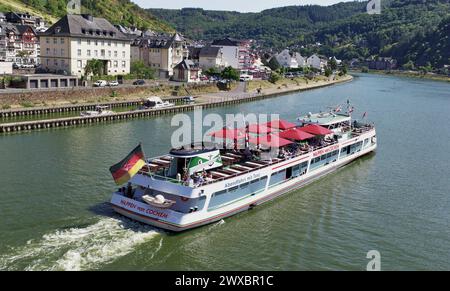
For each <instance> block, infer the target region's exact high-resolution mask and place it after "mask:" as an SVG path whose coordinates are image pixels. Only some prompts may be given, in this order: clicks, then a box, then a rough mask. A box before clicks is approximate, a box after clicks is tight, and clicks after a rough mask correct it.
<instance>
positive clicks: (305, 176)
mask: <svg viewBox="0 0 450 291" xmlns="http://www.w3.org/2000/svg"><path fill="white" fill-rule="evenodd" d="M339 111H340V110H339ZM351 111H352V110H351ZM350 113H351V112H349V113H348V114H340V113H338V112H336V111H331V112H327V113H318V114H311V113H310V114H308V115H306V116H304V117H300V118H299V119H298V120H299V121H300V125H297V124H295V123H290V122H287V121H283V120H277V121H272V122H269V123H267V124H255V125H249V126H247V127H246V128H245V129H234V130H232V129H223V130H222V131H219V132H216V133H213V135H214V136H216V137H226V138H227V139H231V140H233V141H234V143H237V142H238V141H239V140H242V139H245V142H246V144H248V146H246V148H245V150H236V149H234V148H233V147H232V149H218V148H216V147H214V146H213V145H205V144H201V145H189V146H185V147H182V148H178V149H172V150H171V151H170V153H169V154H168V155H164V156H161V157H156V158H151V159H145V158H144V154H143V152H142V148H141V147H140V146H139V147H138V148H136V149H135V150H134V151H133V152H132V153H131V154H130V155H129V156H128V157H127V158H126V159H124V160H123V161H122V162H121V163H119V164H117V165H115V166H113V167H112V168H111V172H112V174H113V176H114V178H115V180H116V182H117V183H118V184H124V183H126V182H127V181H128V180H129V183H128V186H127V187H123V188H121V189H119V190H118V191H117V192H116V193H114V194H113V196H112V199H111V205H112V207H113V209H114V210H115V211H116V212H118V213H120V214H122V215H124V216H126V217H129V218H131V219H134V220H137V221H140V222H143V223H146V224H150V225H153V226H156V227H160V228H163V229H167V230H170V231H175V232H179V231H184V230H188V229H192V228H195V227H199V226H202V225H206V224H210V223H213V222H216V221H219V220H222V219H224V218H226V217H229V216H232V215H234V214H237V213H240V212H242V211H245V210H248V209H251V208H253V207H255V206H257V205H260V204H262V203H264V202H267V201H270V200H272V199H274V198H276V197H278V196H280V195H283V194H285V193H288V192H290V191H293V190H295V189H298V188H301V187H303V186H305V185H307V184H308V183H311V182H312V181H314V180H316V179H318V178H320V177H322V176H324V175H326V174H329V173H331V172H333V171H336V170H337V169H339V168H341V167H343V166H344V165H346V164H348V163H350V162H352V161H354V160H355V159H357V158H359V157H361V156H363V155H366V154H368V153H370V152H373V151H375V150H376V148H377V139H376V130H375V127H374V126H373V125H372V124H367V123H359V122H356V121H354V122H352V118H351V114H350ZM269 148H272V149H274V148H275V149H276V151H275V155H274V152H273V151H268V150H267V149H269Z"/></svg>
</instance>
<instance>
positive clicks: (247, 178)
mask: <svg viewBox="0 0 450 291" xmlns="http://www.w3.org/2000/svg"><path fill="white" fill-rule="evenodd" d="M260 177H261V174H259V173H255V174H253V175H251V176H247V177H244V178H241V179H238V180H236V181H233V182H230V183H227V184H225V189H227V188H232V187H235V186H238V185H240V184H244V183H247V182H251V181H253V180H256V179H259V178H260Z"/></svg>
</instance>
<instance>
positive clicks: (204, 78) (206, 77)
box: [200, 76, 209, 81]
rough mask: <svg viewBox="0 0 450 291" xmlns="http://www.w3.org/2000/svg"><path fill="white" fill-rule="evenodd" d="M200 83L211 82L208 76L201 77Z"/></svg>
mask: <svg viewBox="0 0 450 291" xmlns="http://www.w3.org/2000/svg"><path fill="white" fill-rule="evenodd" d="M200 81H209V78H208V76H201V77H200Z"/></svg>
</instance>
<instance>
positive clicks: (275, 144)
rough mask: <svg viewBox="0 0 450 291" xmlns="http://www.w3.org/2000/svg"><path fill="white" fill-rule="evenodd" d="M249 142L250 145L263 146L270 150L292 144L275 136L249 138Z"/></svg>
mask: <svg viewBox="0 0 450 291" xmlns="http://www.w3.org/2000/svg"><path fill="white" fill-rule="evenodd" d="M249 142H250V143H252V144H256V145H264V146H267V147H271V148H281V147H284V146H287V145H290V144H293V142H292V141H290V140H287V139H284V138H281V137H279V136H277V135H267V136H260V137H254V138H250V140H249Z"/></svg>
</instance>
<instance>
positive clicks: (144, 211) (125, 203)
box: [120, 199, 169, 218]
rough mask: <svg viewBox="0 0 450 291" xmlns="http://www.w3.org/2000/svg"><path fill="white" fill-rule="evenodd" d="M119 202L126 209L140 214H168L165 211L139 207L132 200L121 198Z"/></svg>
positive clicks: (160, 215) (165, 215)
mask: <svg viewBox="0 0 450 291" xmlns="http://www.w3.org/2000/svg"><path fill="white" fill-rule="evenodd" d="M120 204H122V205H123V206H124V207H125V208H127V209H128V210H132V211H134V212H140V213H142V214H147V215H152V216H156V217H160V218H167V217H168V216H169V215H168V214H167V213H164V212H160V211H156V210H153V209H148V208H144V207H140V206H138V205H136V204H135V203H133V202H130V201H127V200H123V199H122V200H120Z"/></svg>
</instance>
